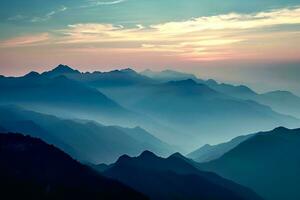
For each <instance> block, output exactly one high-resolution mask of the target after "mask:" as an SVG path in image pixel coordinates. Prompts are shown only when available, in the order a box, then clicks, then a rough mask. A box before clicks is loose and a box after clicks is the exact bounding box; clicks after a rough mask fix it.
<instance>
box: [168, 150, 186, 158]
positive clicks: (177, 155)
mask: <svg viewBox="0 0 300 200" xmlns="http://www.w3.org/2000/svg"><path fill="white" fill-rule="evenodd" d="M169 158H181V159H182V158H183V159H185V157H184V156H183V155H182V154H181V153H179V152H177V153H174V154H172V155H170V156H169Z"/></svg>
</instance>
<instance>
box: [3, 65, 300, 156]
mask: <svg viewBox="0 0 300 200" xmlns="http://www.w3.org/2000/svg"><path fill="white" fill-rule="evenodd" d="M167 72H168V73H170V71H167ZM172 73H173V74H175V75H176V76H181V77H189V78H188V79H183V80H177V81H174V80H172V81H169V82H161V81H158V80H155V79H152V78H149V77H146V76H143V75H141V74H139V73H137V72H135V71H134V70H132V69H124V70H114V71H111V72H93V73H81V72H79V71H77V70H74V69H72V68H70V67H68V66H65V65H59V66H58V67H57V68H55V69H53V70H51V71H49V72H45V73H42V74H38V73H36V72H32V73H30V74H28V75H26V76H24V77H18V78H8V77H1V78H0V92H1V93H2V94H3V95H1V96H0V104H16V105H20V106H22V107H24V108H27V109H30V110H35V111H38V112H43V113H48V114H52V115H56V116H58V117H64V118H79V119H87V120H94V121H98V122H101V123H102V124H105V125H120V126H124V127H135V126H140V127H143V128H144V129H146V130H147V131H149V132H151V133H152V134H153V135H155V136H156V137H158V138H159V139H161V140H163V141H168V143H170V144H172V145H176V146H180V147H181V148H182V149H183V150H184V151H185V152H187V151H191V150H192V149H194V148H196V147H197V146H198V145H201V144H203V141H205V142H206V143H219V142H221V141H224V140H228V139H229V138H233V137H236V136H237V134H238V133H249V132H256V131H260V130H268V129H271V128H274V127H276V126H286V127H289V128H294V127H298V124H300V122H299V120H297V119H295V118H293V117H290V116H286V115H282V114H280V113H278V112H274V111H273V110H272V109H271V108H270V107H268V106H266V105H262V104H259V103H257V102H256V101H255V100H252V99H250V100H249V98H248V97H247V98H246V99H244V98H241V97H237V96H238V95H236V96H235V95H233V93H234V92H232V91H231V90H233V91H236V93H242V94H244V93H247V94H250V93H251V94H253V93H254V92H253V91H252V90H250V89H249V88H247V87H244V86H239V87H235V86H230V85H229V86H227V85H223V84H218V83H217V82H216V81H214V80H208V81H203V80H200V79H197V77H194V76H189V75H188V76H187V75H186V74H181V73H180V72H172ZM209 84H212V85H213V84H216V85H219V86H220V87H221V88H223V87H225V88H231V89H227V90H226V93H228V94H225V92H221V90H220V91H218V90H216V89H212V88H211V87H210V86H208V85H209ZM254 95H255V93H254ZM246 96H248V95H246ZM295 110H296V109H295ZM219 127H222V129H220V128H219ZM186 138H190V139H188V140H187V139H186ZM180 151H181V150H180Z"/></svg>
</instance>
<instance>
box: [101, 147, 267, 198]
mask: <svg viewBox="0 0 300 200" xmlns="http://www.w3.org/2000/svg"><path fill="white" fill-rule="evenodd" d="M105 168H106V169H105ZM103 174H104V175H106V176H108V177H112V178H115V179H117V180H119V181H121V182H123V183H125V184H127V185H129V186H131V187H132V188H134V189H136V190H137V191H140V192H142V193H144V194H146V195H148V196H149V197H150V198H151V199H153V200H160V199H166V200H168V199H170V200H171V199H172V200H173V199H174V200H175V199H195V200H196V199H220V200H221V199H224V200H225V199H232V200H233V199H244V200H246V199H253V200H254V199H261V198H260V197H258V196H257V195H256V194H255V193H253V192H252V191H250V190H248V189H247V188H245V187H242V186H240V185H238V184H235V183H233V182H231V181H228V180H226V179H223V178H221V177H219V176H217V175H215V174H213V173H206V172H202V171H200V170H198V169H196V168H195V167H194V166H193V165H191V164H190V163H189V162H188V161H186V160H185V158H181V156H179V155H178V154H174V155H173V156H170V157H169V158H167V159H163V158H160V157H157V156H156V155H154V154H153V153H151V152H149V151H145V152H143V153H142V154H141V155H140V156H139V157H136V158H131V157H128V156H122V157H120V158H119V160H118V161H117V162H116V163H115V164H112V165H110V166H108V167H104V172H103Z"/></svg>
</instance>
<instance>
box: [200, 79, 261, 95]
mask: <svg viewBox="0 0 300 200" xmlns="http://www.w3.org/2000/svg"><path fill="white" fill-rule="evenodd" d="M205 84H206V85H208V86H209V87H210V88H212V89H214V90H216V91H218V92H220V93H223V94H226V95H229V96H232V97H236V98H242V99H248V98H250V97H252V96H255V95H257V93H256V92H254V91H253V90H251V89H250V88H249V87H247V86H244V85H239V86H235V85H230V84H225V83H220V84H219V83H217V82H216V81H206V82H205Z"/></svg>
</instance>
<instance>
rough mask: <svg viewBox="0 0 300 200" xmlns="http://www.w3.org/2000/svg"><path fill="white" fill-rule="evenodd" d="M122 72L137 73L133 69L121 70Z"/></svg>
mask: <svg viewBox="0 0 300 200" xmlns="http://www.w3.org/2000/svg"><path fill="white" fill-rule="evenodd" d="M120 71H121V72H124V73H134V74H135V73H136V71H134V70H133V69H131V68H126V69H121V70H120Z"/></svg>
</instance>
